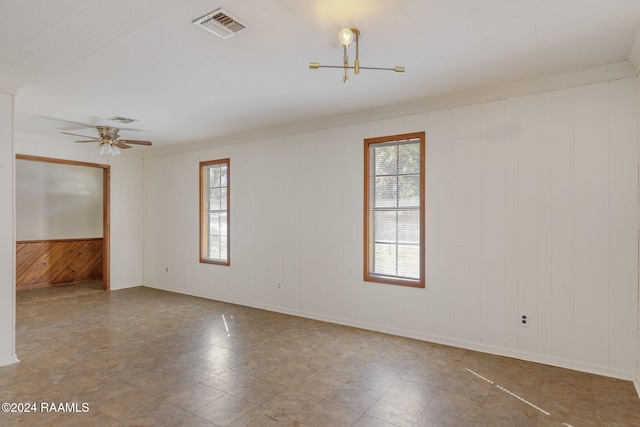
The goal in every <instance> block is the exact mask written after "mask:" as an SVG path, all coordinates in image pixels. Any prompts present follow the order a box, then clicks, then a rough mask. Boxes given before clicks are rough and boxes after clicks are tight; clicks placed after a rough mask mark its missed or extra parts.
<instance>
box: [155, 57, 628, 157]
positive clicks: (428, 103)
mask: <svg viewBox="0 0 640 427" xmlns="http://www.w3.org/2000/svg"><path fill="white" fill-rule="evenodd" d="M638 50H639V51H640V48H639V49H638ZM639 59H640V52H639ZM637 75H638V73H637V70H636V67H635V66H634V64H632V63H631V61H630V60H624V61H619V62H614V63H610V64H604V65H600V66H597V67H592V68H588V69H583V70H579V71H573V72H567V73H562V74H556V75H549V76H542V77H536V78H531V79H527V80H520V81H516V82H508V83H503V84H499V85H494V86H489V87H485V88H480V89H476V90H472V91H466V92H460V93H454V94H450V95H447V96H443V97H437V98H428V99H424V100H421V101H418V102H412V103H407V104H399V105H392V106H388V107H383V108H378V109H374V110H366V111H361V112H357V113H353V114H346V115H341V116H334V117H327V118H323V119H319V120H313V121H307V122H300V123H292V124H290V125H286V126H279V127H274V128H268V129H259V130H255V131H251V132H245V133H240V134H235V135H225V136H221V137H219V138H214V139H209V140H203V141H195V142H190V143H185V144H174V145H169V146H164V147H154V148H153V149H151V150H148V151H146V152H145V153H144V154H143V157H144V158H147V157H161V156H167V155H172V154H180V153H185V152H189V151H197V150H204V149H208V148H214V147H221V146H226V145H234V144H241V143H245V142H251V141H255V140H261V139H270V138H277V137H283V136H289V135H295V134H301V133H307V132H314V131H319V130H325V129H328V128H334V127H342V126H350V125H355V124H361V123H366V122H371V121H377V120H384V119H392V118H397V117H403V116H410V115H415V114H421V113H428V112H431V111H438V110H446V109H449V108H455V107H461V106H464V105H473V104H481V103H484V102H491V101H497V100H500V99H508V98H513V97H518V96H526V95H532V94H536V93H544V92H551V91H554V90H561V89H568V88H572V87H578V86H585V85H589V84H595V83H601V82H605V81H612V80H620V79H625V78H629V77H635V76H637Z"/></svg>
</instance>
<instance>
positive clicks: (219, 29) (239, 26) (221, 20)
mask: <svg viewBox="0 0 640 427" xmlns="http://www.w3.org/2000/svg"><path fill="white" fill-rule="evenodd" d="M193 23H194V24H196V25H197V26H198V27H200V28H202V29H205V30H207V31H209V32H211V33H213V34H215V35H216V36H218V37H220V38H222V39H228V38H229V37H233V36H235V35H236V34H237V33H238V32H239V31H242V30H244V29H245V28H247V26H246V25H245V24H244V23H242V22H241V21H240V20H239V19H238V18H236V17H235V16H233V15H231V14H230V13H227V12H225V11H224V10H222V9H216V10H214V11H213V12H210V13H207V14H206V15H204V16H202V17H200V18H198V19H196V20H194V21H193Z"/></svg>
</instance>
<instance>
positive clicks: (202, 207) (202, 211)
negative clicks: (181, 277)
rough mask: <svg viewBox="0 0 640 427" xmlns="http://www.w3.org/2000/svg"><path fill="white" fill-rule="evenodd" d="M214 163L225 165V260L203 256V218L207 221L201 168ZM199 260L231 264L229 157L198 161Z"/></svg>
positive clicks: (208, 262)
mask: <svg viewBox="0 0 640 427" xmlns="http://www.w3.org/2000/svg"><path fill="white" fill-rule="evenodd" d="M215 164H226V165H227V260H226V261H215V260H211V259H208V258H205V256H204V254H205V242H206V241H207V238H206V231H207V229H206V227H205V220H206V221H208V220H209V219H208V215H205V210H206V209H205V204H204V197H205V196H204V178H205V176H204V174H203V172H202V171H203V170H204V167H205V166H209V165H215ZM199 176H200V251H199V253H200V262H201V263H203V264H217V265H231V159H230V158H226V159H219V160H208V161H204V162H200V174H199Z"/></svg>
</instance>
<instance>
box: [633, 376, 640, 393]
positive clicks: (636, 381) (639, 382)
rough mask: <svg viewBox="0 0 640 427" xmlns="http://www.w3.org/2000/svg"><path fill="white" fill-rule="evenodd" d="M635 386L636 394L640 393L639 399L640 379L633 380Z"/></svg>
mask: <svg viewBox="0 0 640 427" xmlns="http://www.w3.org/2000/svg"><path fill="white" fill-rule="evenodd" d="M633 385H634V386H636V392H637V393H638V397H640V377H638V378H636V379H635V380H633Z"/></svg>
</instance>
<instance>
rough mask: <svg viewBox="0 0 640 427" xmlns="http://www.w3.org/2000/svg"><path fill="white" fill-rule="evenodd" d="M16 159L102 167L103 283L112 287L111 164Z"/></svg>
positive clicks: (24, 157)
mask: <svg viewBox="0 0 640 427" xmlns="http://www.w3.org/2000/svg"><path fill="white" fill-rule="evenodd" d="M16 160H29V161H34V162H45V163H59V164H64V165H72V166H88V167H94V168H101V169H102V170H103V174H102V189H103V191H102V245H103V246H102V253H103V256H102V262H103V267H102V271H103V273H102V283H103V288H104V290H105V291H108V290H110V289H111V165H107V164H102V163H90V162H80V161H77V160H67V159H57V158H54V157H42V156H32V155H28V154H16Z"/></svg>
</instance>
